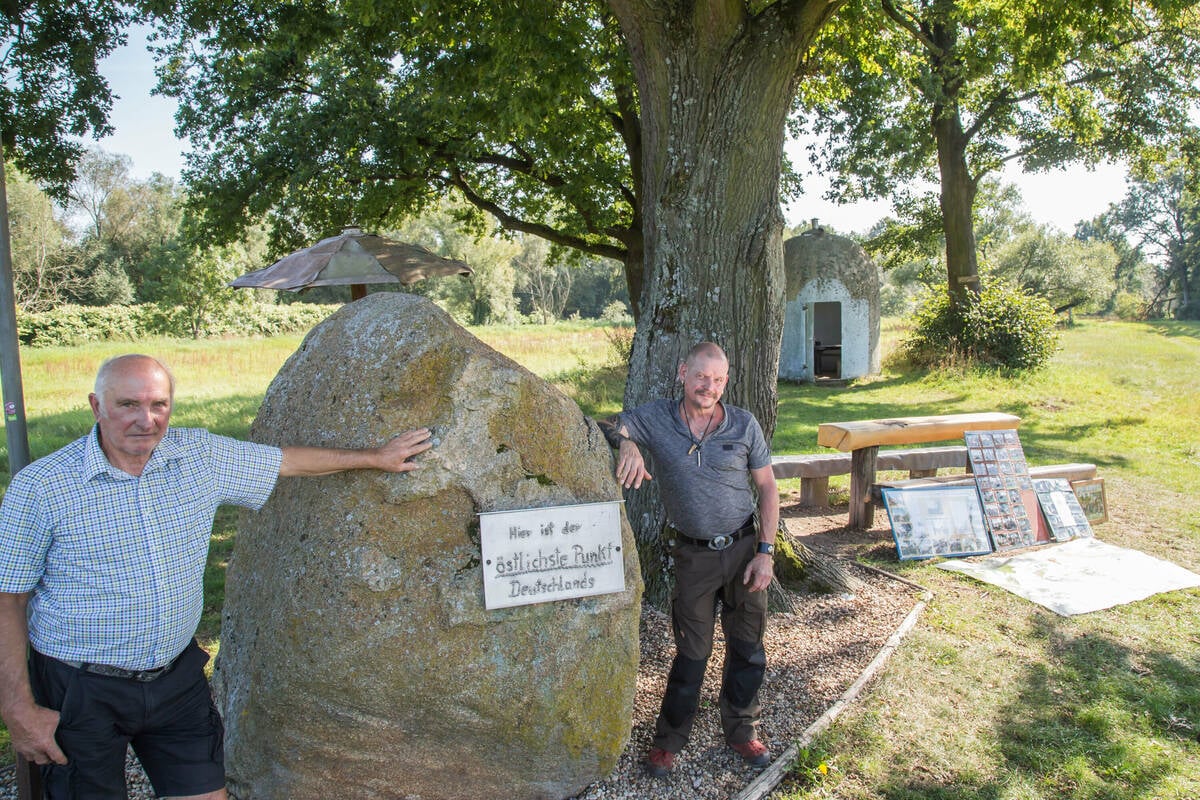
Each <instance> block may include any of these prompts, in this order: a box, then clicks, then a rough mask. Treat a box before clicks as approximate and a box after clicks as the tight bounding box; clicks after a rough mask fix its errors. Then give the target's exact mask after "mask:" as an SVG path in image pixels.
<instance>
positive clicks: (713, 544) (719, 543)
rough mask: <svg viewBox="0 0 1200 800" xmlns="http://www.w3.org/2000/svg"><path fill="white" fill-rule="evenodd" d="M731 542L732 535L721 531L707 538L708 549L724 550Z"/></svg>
mask: <svg viewBox="0 0 1200 800" xmlns="http://www.w3.org/2000/svg"><path fill="white" fill-rule="evenodd" d="M731 544H733V537H732V536H728V535H726V534H724V533H722V534H721V535H720V536H714V537H713V538H711V539H709V540H708V549H709V550H724V549H725V548H726V547H729V545H731Z"/></svg>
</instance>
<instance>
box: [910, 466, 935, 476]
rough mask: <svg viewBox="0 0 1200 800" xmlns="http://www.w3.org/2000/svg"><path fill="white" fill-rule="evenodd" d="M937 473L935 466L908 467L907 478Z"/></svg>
mask: <svg viewBox="0 0 1200 800" xmlns="http://www.w3.org/2000/svg"><path fill="white" fill-rule="evenodd" d="M934 475H937V467H934V468H933V469H910V470H909V471H908V477H909V478H932V477H933V476H934Z"/></svg>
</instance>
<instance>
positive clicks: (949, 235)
mask: <svg viewBox="0 0 1200 800" xmlns="http://www.w3.org/2000/svg"><path fill="white" fill-rule="evenodd" d="M933 131H934V136H935V137H937V148H938V168H939V170H940V171H941V178H942V180H941V184H942V193H941V208H942V229H943V231H944V233H945V234H946V277H947V280H948V282H949V283H948V287H949V290H950V296H951V297H953V298H962V297H965V296H966V294H967V293H968V292H974V293H975V294H978V293H979V289H980V285H979V259H978V256H977V255H976V249H975V221H974V216H973V214H972V209H974V207H975V194H976V191H977V184H976V182H975V180H974V179H973V178H972V177H971V173H970V170H969V169H968V168H967V157H966V137H965V136H964V135H963V131H962V123H961V122H960V120H959V118H958V114H957V111H955V112H954V113H952V114H951V113H949V112H947V114H946V115H945V116H943V117H942V118H941V119H935V120H934V121H933Z"/></svg>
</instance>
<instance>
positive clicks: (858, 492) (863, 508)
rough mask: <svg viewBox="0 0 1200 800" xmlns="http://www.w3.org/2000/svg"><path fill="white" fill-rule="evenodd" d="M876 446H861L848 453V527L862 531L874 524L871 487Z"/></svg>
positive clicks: (877, 451)
mask: <svg viewBox="0 0 1200 800" xmlns="http://www.w3.org/2000/svg"><path fill="white" fill-rule="evenodd" d="M878 456H879V448H878V447H863V448H861V449H859V450H853V451H851V453H850V528H851V529H852V530H856V531H863V530H867V529H868V528H870V527H871V526H872V525H873V524H875V503H874V502H872V500H871V487H872V486H873V485H874V484H875V460H876V458H877V457H878Z"/></svg>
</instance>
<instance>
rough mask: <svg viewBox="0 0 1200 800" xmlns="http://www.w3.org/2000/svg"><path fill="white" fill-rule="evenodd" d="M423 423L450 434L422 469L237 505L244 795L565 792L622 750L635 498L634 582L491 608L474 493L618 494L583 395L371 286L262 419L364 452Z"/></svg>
mask: <svg viewBox="0 0 1200 800" xmlns="http://www.w3.org/2000/svg"><path fill="white" fill-rule="evenodd" d="M422 426H428V427H431V428H433V430H434V434H435V436H436V437H437V439H438V445H437V447H435V448H434V449H433V450H431V451H429V452H428V453H426V454H423V455H422V456H419V457H418V460H419V461H420V462H421V467H420V469H419V470H417V471H414V472H410V473H405V474H397V475H390V474H385V473H381V472H376V471H355V472H346V473H340V474H336V475H330V476H325V477H321V478H306V479H300V478H285V479H281V480H280V482H279V485H278V487H277V488H276V491H275V493H274V495H273V496H272V498H271V500H270V501H269V503H268V504H267V505H266V506H265V507H264V508H263V509H262V510H261V511H259V512H256V513H250V512H246V513H245V514H244V515H243V516H242V518H241V520H240V524H239V528H238V541H237V546H236V550H235V554H234V558H233V561H232V563H231V564H230V567H229V570H228V577H227V583H226V599H225V606H224V617H223V627H222V635H221V652H220V656H219V659H218V664H217V668H216V670H215V671H214V686H215V688H216V691H217V696H218V705H219V707H220V708H221V711H222V713H223V716H224V718H225V724H226V729H227V731H226V758H227V770H228V773H229V787H230V790H231V794H232V795H233V796H234V797H236V798H240V800H272V799H273V798H279V799H280V800H282V799H283V798H288V799H289V800H305V798H328V797H331V796H337V797H340V798H355V797H363V798H367V797H371V798H374V797H418V796H419V797H420V798H422V800H435V798H472V799H473V800H477V799H478V798H482V797H506V798H562V797H567V796H570V795H571V794H573V793H575V792H577V791H578V790H580V789H581V788H583V787H584V786H586V785H587V784H589V783H591V782H592V781H594V780H597V779H599V778H602V777H604V776H605V775H607V774H608V772H610V771H611V770H612V768H613V767H614V766H615V764H616V762H617V759H618V757H619V756H620V754H621V752H622V750H623V748H624V747H625V744H626V742H627V740H628V737H629V733H630V720H631V717H632V714H633V698H634V692H635V690H636V683H637V665H638V613H639V605H640V597H641V579H640V576H639V573H638V562H637V557H636V552H635V548H634V543H633V536H632V532H631V531H630V529H629V526H628V524H627V523H626V522H625V519H624V516H623V515H622V523H621V524H622V543H623V547H622V556H623V559H624V570H625V576H626V590H625V591H624V592H621V593H616V594H608V595H600V596H595V597H587V598H578V599H572V600H565V601H559V602H549V603H540V604H536V605H526V606H518V607H515V608H509V609H500V610H492V611H488V610H486V609H485V608H484V603H483V579H482V574H481V567H480V557H481V552H480V542H479V521H478V516H477V514H478V513H479V512H484V511H502V510H512V509H521V508H537V507H544V506H555V505H568V504H575V503H586V502H599V501H612V500H620V499H621V492H620V489H619V487H618V486H617V484H616V482H615V481H614V479H613V477H612V463H611V455H610V451H609V449H608V447H607V445H606V444H605V442H604V439H603V437H602V436H601V435H600V432H599V431H598V429H597V428H596V425H595V423H594V422H592V421H591V420H589V419H587V418H586V417H585V416H584V415H583V413H582V412H581V411H580V410H579V408H578V406H576V405H575V403H574V402H573V401H571V400H570V399H569V398H567V397H566V396H564V395H563V394H562V393H561V392H559V391H558V390H557V389H555V388H554V387H553V386H551V385H549V384H548V383H546V382H545V381H543V380H542V379H540V378H538V377H537V376H535V375H533V374H532V373H530V372H528V371H527V370H525V369H524V368H523V367H521V366H519V365H517V364H516V363H514V362H512V361H511V360H509V359H507V358H506V357H504V356H502V355H500V354H499V353H497V352H495V351H494V350H492V349H491V348H489V347H488V346H487V345H485V344H483V343H482V342H480V341H479V340H478V339H476V338H475V337H474V336H472V335H471V334H470V333H468V332H467V331H465V330H463V329H462V328H461V327H459V326H458V325H456V324H455V323H454V322H453V321H452V320H451V319H450V318H449V317H448V316H447V315H446V314H445V313H444V312H442V311H441V310H440V309H438V308H437V307H436V306H435V305H434V304H432V303H431V302H429V301H427V300H425V299H423V298H419V297H415V296H412V295H405V294H373V295H370V296H368V297H367V298H365V299H363V300H360V301H358V302H355V303H351V304H350V305H348V306H346V307H345V308H343V309H341V310H340V311H338V312H337V313H336V314H334V315H333V316H332V317H330V318H329V319H328V320H326V321H325V322H323V323H322V324H321V325H320V326H318V327H317V328H316V329H314V330H313V331H312V333H310V334H309V336H308V337H307V338H306V339H305V341H304V343H303V344H302V345H301V347H300V349H299V350H298V351H297V352H296V353H295V354H294V355H293V356H292V357H291V358H290V359H289V360H288V362H287V363H286V364H285V365H284V367H283V368H282V369H281V370H280V372H279V375H278V376H277V377H276V379H275V381H274V382H273V383H272V385H271V387H270V389H269V391H268V393H267V396H266V399H265V400H264V402H263V406H262V408H261V410H260V412H259V414H258V417H257V419H256V420H255V422H254V425H253V427H252V429H251V437H252V438H253V439H255V440H256V441H261V442H267V443H271V444H276V445H287V444H296V445H314V446H336V447H368V446H373V445H376V444H379V443H380V442H382V441H383V440H385V439H386V438H387V437H388V436H390V435H392V434H394V433H398V432H400V431H403V430H407V429H410V428H416V427H422ZM332 787H336V792H335V794H331V793H330V792H331V791H332Z"/></svg>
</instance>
